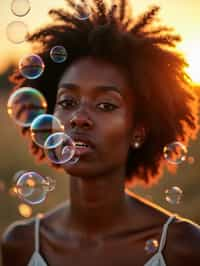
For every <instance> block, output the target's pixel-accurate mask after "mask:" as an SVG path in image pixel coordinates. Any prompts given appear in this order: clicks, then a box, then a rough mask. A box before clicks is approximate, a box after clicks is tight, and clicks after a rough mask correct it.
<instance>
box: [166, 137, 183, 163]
mask: <svg viewBox="0 0 200 266" xmlns="http://www.w3.org/2000/svg"><path fill="white" fill-rule="evenodd" d="M187 153H188V150H187V148H186V146H185V145H183V144H182V143H181V142H178V141H175V142H172V143H170V144H168V145H166V146H165V147H164V149H163V155H164V158H165V159H166V160H167V162H168V163H171V164H176V165H178V164H181V163H183V162H184V161H185V160H186V158H187Z"/></svg>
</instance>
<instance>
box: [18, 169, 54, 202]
mask: <svg viewBox="0 0 200 266" xmlns="http://www.w3.org/2000/svg"><path fill="white" fill-rule="evenodd" d="M16 188H17V195H18V196H19V198H20V199H22V200H23V201H25V202H27V203H29V204H32V205H34V204H40V203H42V202H43V201H44V200H45V199H46V197H47V193H48V192H49V191H52V190H54V188H55V182H54V181H53V180H52V179H50V178H48V177H44V176H41V175H40V174H38V173H36V172H34V171H29V172H26V173H24V174H22V175H21V176H20V177H19V178H18V180H17V183H16Z"/></svg>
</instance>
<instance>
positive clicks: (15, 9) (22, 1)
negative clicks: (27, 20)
mask: <svg viewBox="0 0 200 266" xmlns="http://www.w3.org/2000/svg"><path fill="white" fill-rule="evenodd" d="M30 10H31V5H30V2H29V0H13V1H12V3H11V11H12V13H13V14H14V15H15V16H18V17H24V16H26V15H27V14H28V13H29V11H30Z"/></svg>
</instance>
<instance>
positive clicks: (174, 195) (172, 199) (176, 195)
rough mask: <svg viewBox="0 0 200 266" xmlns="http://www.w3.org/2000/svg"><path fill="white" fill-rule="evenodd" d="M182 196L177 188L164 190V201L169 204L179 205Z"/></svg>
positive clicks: (180, 190) (181, 192)
mask: <svg viewBox="0 0 200 266" xmlns="http://www.w3.org/2000/svg"><path fill="white" fill-rule="evenodd" d="M182 196H183V191H182V189H180V188H179V187H177V186H173V187H171V188H169V189H166V190H165V199H166V201H167V202H169V203H170V204H179V203H180V201H181V198H182Z"/></svg>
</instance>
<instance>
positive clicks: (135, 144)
mask: <svg viewBox="0 0 200 266" xmlns="http://www.w3.org/2000/svg"><path fill="white" fill-rule="evenodd" d="M133 146H134V148H135V149H138V148H139V147H140V146H141V143H140V142H139V141H134V142H133Z"/></svg>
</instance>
